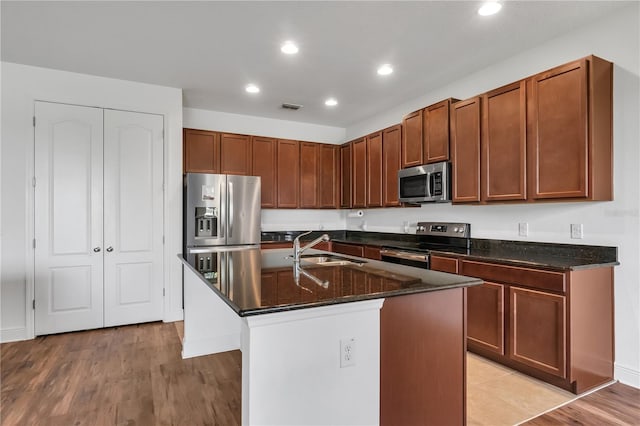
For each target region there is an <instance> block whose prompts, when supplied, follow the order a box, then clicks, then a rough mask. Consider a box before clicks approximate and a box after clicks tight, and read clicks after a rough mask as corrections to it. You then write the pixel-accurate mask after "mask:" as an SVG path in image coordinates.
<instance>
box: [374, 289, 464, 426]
mask: <svg viewBox="0 0 640 426" xmlns="http://www.w3.org/2000/svg"><path fill="white" fill-rule="evenodd" d="M465 305H466V292H465V291H464V289H462V288H455V289H450V290H443V291H434V292H429V293H419V294H414V295H408V296H399V297H390V298H387V299H386V300H385V303H384V306H383V307H382V310H381V312H380V424H381V425H383V426H385V425H389V426H391V425H417V424H421V425H427V424H430V425H441V426H445V425H464V424H466V403H465V401H466V339H465V334H466V306H465Z"/></svg>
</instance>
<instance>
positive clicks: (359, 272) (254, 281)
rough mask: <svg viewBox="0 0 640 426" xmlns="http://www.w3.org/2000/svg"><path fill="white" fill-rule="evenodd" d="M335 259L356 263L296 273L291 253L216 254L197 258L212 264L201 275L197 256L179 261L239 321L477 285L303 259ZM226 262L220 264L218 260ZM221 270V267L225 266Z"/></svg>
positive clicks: (389, 267) (360, 263) (369, 264)
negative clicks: (222, 301) (331, 261)
mask: <svg viewBox="0 0 640 426" xmlns="http://www.w3.org/2000/svg"><path fill="white" fill-rule="evenodd" d="M304 254H305V255H307V254H318V255H323V254H324V255H329V256H339V257H341V258H343V259H346V260H352V261H354V262H356V263H353V264H347V265H339V264H333V265H317V264H314V263H311V262H310V261H307V260H304V259H303V260H302V261H301V263H300V270H296V267H295V266H294V263H293V260H292V259H291V258H290V257H289V256H290V255H291V249H270V250H260V249H257V248H251V249H244V250H228V249H224V248H221V249H216V250H215V251H213V252H207V253H201V255H204V256H207V257H209V258H211V259H213V264H215V265H217V267H214V268H213V269H219V268H224V269H223V270H222V269H221V270H217V271H215V272H214V271H209V272H204V273H201V272H199V271H198V270H197V269H198V268H196V264H197V263H198V261H199V260H198V258H197V257H196V254H192V255H188V256H187V257H186V258H183V257H182V256H180V258H181V259H182V261H183V263H184V264H185V265H186V266H187V267H188V268H190V269H191V271H193V272H194V273H195V274H196V275H197V276H199V277H200V278H201V279H202V281H203V282H204V283H205V284H207V285H208V286H209V287H210V288H211V289H212V290H213V291H215V292H216V293H217V294H218V295H220V297H221V298H222V299H223V300H224V301H225V302H226V303H227V305H229V306H230V307H231V308H232V309H233V310H234V311H235V312H236V313H237V314H238V315H239V316H249V315H259V314H267V313H273V312H282V311H290V310H294V309H304V308H312V307H318V306H327V305H335V304H340V303H348V302H357V301H361V300H370V299H380V298H386V297H393V296H401V295H408V294H414V293H424V292H431V291H440V290H447V289H451V288H457V287H468V286H471V285H478V284H481V283H482V281H481V280H479V279H476V278H470V277H466V276H462V275H453V274H447V273H443V272H436V271H429V270H426V269H420V268H414V267H411V266H403V265H396V264H393V263H388V262H380V261H376V260H371V259H361V258H357V257H353V256H346V255H342V254H340V255H335V254H334V253H328V252H324V251H320V250H313V249H310V250H307V251H305V253H304ZM223 257H225V259H224V261H223V262H221V261H220V260H221V259H222V258H223ZM223 265H224V266H223Z"/></svg>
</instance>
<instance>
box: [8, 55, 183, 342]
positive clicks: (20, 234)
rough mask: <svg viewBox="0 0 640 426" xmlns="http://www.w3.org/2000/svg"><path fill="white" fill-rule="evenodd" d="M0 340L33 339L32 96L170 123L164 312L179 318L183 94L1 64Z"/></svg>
mask: <svg viewBox="0 0 640 426" xmlns="http://www.w3.org/2000/svg"><path fill="white" fill-rule="evenodd" d="M1 67H2V68H1V74H2V144H1V146H2V158H1V165H2V166H1V167H2V169H1V172H2V175H1V182H2V187H1V191H2V192H1V200H2V205H1V211H2V213H1V220H2V222H1V223H0V229H1V235H2V241H1V246H2V248H1V253H2V258H1V259H0V264H1V269H0V270H1V273H2V275H1V276H0V299H1V301H0V310H1V312H0V341H10V340H19V339H26V338H29V337H32V336H33V311H32V309H31V306H30V305H31V299H32V298H33V280H32V273H33V250H32V249H31V239H32V238H33V199H32V196H33V191H32V188H31V176H33V140H34V134H33V129H34V128H33V126H32V117H33V111H34V101H35V100H44V101H52V102H61V103H69V104H77V105H87V106H96V107H104V108H113V109H121V110H130V111H140V112H149V113H156V114H162V115H163V116H164V123H165V188H166V190H165V207H164V214H165V255H164V264H165V271H164V272H165V273H164V280H165V288H166V290H167V293H166V297H165V315H164V319H165V320H166V321H173V320H178V319H181V318H182V275H181V272H182V271H181V267H180V262H179V260H178V259H177V257H176V254H178V253H180V252H181V251H182V225H181V223H182V91H181V90H180V89H175V88H169V87H161V86H154V85H149V84H141V83H134V82H129V81H123V80H116V79H108V78H102V77H95V76H89V75H84V74H76V73H69V72H64V71H56V70H51V69H45V68H38V67H31V66H25V65H19V64H13V63H7V62H2V64H1Z"/></svg>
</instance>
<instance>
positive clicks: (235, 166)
mask: <svg viewBox="0 0 640 426" xmlns="http://www.w3.org/2000/svg"><path fill="white" fill-rule="evenodd" d="M220 173H222V174H228V175H244V176H248V175H250V174H251V137H250V136H247V135H235V134H232V133H223V134H222V135H220Z"/></svg>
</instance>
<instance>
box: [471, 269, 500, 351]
mask: <svg viewBox="0 0 640 426" xmlns="http://www.w3.org/2000/svg"><path fill="white" fill-rule="evenodd" d="M504 288H505V286H503V285H502V284H496V283H490V282H485V283H484V284H481V285H479V286H476V287H469V288H468V289H467V347H468V348H470V349H473V348H481V349H485V350H488V351H491V352H495V353H497V354H499V355H504V329H505V327H504V324H505V318H504Z"/></svg>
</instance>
